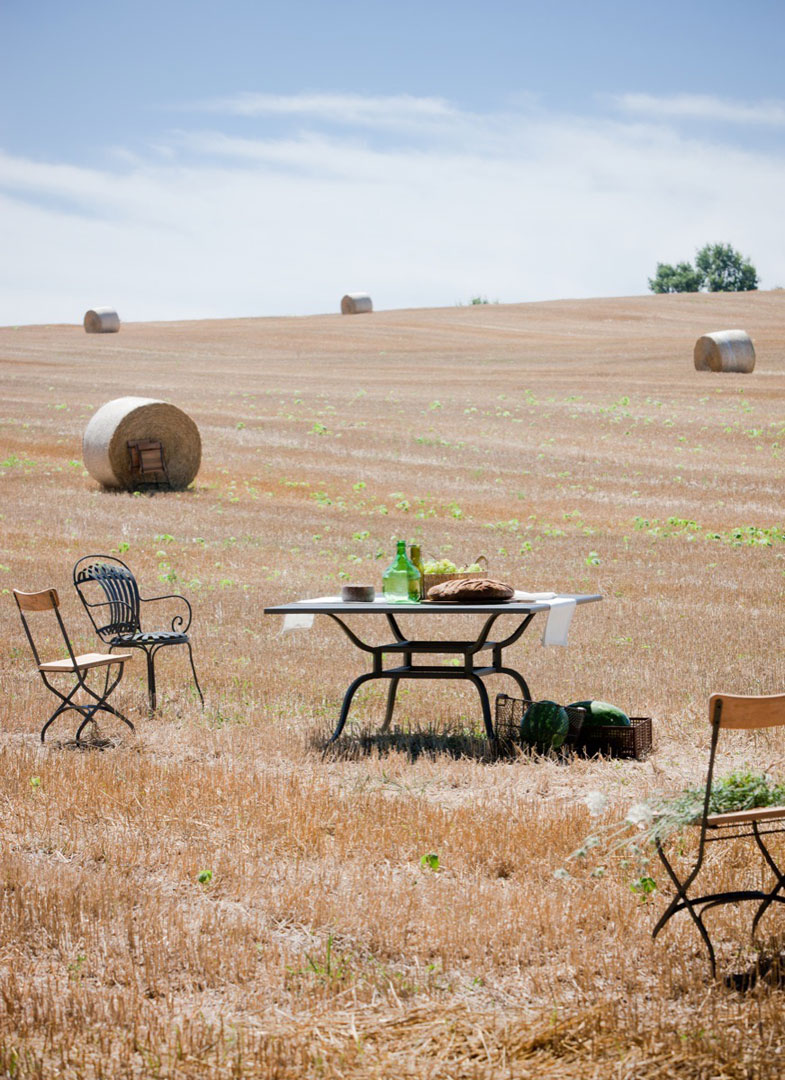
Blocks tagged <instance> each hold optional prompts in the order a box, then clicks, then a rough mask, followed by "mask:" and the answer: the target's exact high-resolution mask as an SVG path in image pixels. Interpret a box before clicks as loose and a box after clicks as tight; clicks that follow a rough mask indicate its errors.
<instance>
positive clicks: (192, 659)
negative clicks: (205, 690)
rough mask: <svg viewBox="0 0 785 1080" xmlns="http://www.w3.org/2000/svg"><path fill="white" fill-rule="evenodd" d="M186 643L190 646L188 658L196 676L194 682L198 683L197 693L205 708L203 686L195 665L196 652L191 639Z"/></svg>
mask: <svg viewBox="0 0 785 1080" xmlns="http://www.w3.org/2000/svg"><path fill="white" fill-rule="evenodd" d="M186 644H187V646H188V659H189V660H190V661H191V671H192V672H193V676H194V683H195V685H196V692H197V694H198V695H199V700H200V701H201V703H202V708H204V695H203V694H202V688H201V686H200V685H199V680H198V679H197V677H196V668H195V667H194V654H193V650H192V648H191V643H190V641H188V642H186Z"/></svg>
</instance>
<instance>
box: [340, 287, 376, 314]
mask: <svg viewBox="0 0 785 1080" xmlns="http://www.w3.org/2000/svg"><path fill="white" fill-rule="evenodd" d="M364 311H373V301H372V300H371V298H370V296H369V295H368V293H364V292H350V293H347V294H346V296H344V297H342V298H341V314H342V315H361V314H362V313H363V312H364Z"/></svg>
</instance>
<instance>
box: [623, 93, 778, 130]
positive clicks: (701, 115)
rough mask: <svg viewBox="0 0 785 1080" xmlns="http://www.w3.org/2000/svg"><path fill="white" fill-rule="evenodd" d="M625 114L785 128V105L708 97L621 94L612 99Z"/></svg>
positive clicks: (694, 95) (704, 95) (662, 118)
mask: <svg viewBox="0 0 785 1080" xmlns="http://www.w3.org/2000/svg"><path fill="white" fill-rule="evenodd" d="M612 100H613V101H614V103H615V104H616V106H617V107H618V108H619V109H621V110H622V111H624V112H628V113H634V114H638V115H643V116H650V117H654V118H655V119H661V120H679V119H682V120H706V121H718V122H720V123H730V124H756V125H763V126H769V127H783V126H785V102H782V101H760V102H754V103H745V102H739V101H727V100H724V99H722V98H717V97H711V96H710V95H708V94H675V95H673V96H670V97H657V96H655V95H653V94H621V95H618V96H617V97H614V98H613V99H612Z"/></svg>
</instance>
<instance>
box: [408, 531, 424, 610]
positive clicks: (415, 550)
mask: <svg viewBox="0 0 785 1080" xmlns="http://www.w3.org/2000/svg"><path fill="white" fill-rule="evenodd" d="M409 562H410V563H411V564H412V566H416V567H417V569H418V570H419V572H420V599H421V600H424V599H425V570H424V569H423V565H422V555H421V554H420V545H419V544H412V546H411V547H410V548H409Z"/></svg>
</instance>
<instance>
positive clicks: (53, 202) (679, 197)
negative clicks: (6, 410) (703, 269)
mask: <svg viewBox="0 0 785 1080" xmlns="http://www.w3.org/2000/svg"><path fill="white" fill-rule="evenodd" d="M784 30H785V5H782V4H781V3H774V2H771V3H768V2H755V0H751V2H750V3H748V4H747V5H746V6H742V5H739V4H738V3H728V2H725V0H719V2H715V3H704V2H700V0H698V2H692V3H691V2H689V0H684V2H683V3H680V4H677V3H673V2H671V0H664V2H660V3H658V4H656V5H644V4H636V3H631V2H627V3H611V2H604V3H603V2H596V3H592V4H588V3H575V2H567V3H558V2H557V3H552V4H551V5H550V6H548V5H544V4H542V3H537V4H534V3H529V2H526V0H524V2H520V3H512V2H510V3H505V4H502V3H499V2H497V0H490V2H486V3H485V4H484V5H477V4H469V3H466V2H464V0H453V2H452V3H444V2H441V0H436V2H432V3H428V2H427V0H421V2H420V3H412V2H410V0H402V2H398V3H394V4H393V3H381V2H375V0H367V2H366V3H365V4H363V5H335V4H328V3H317V2H313V0H310V2H309V0H290V2H289V3H288V4H285V5H284V4H280V3H277V4H271V3H268V2H266V0H258V2H256V3H251V2H247V3H246V2H239V0H236V2H232V0H228V2H226V3H224V4H223V5H219V4H217V3H209V4H208V3H200V2H198V0H196V2H194V0H191V2H189V3H185V2H179V0H176V2H166V0H161V3H160V4H152V3H148V2H147V0H140V2H136V3H133V4H131V3H124V2H117V3H110V4H107V3H106V2H104V3H102V4H98V3H93V2H81V3H80V2H79V0H73V2H70V3H66V2H64V0H59V2H52V0H39V2H37V3H35V4H30V3H29V2H24V0H0V91H1V92H2V102H3V105H2V108H1V109H0V325H8V324H17V323H31V322H78V321H80V319H81V315H82V313H83V312H84V310H85V309H86V308H87V307H90V306H95V305H99V304H110V305H112V306H115V307H116V308H117V310H118V311H119V312H120V315H121V317H122V318H123V319H125V320H134V319H177V318H199V317H224V316H233V315H240V316H242V315H275V314H310V313H316V312H324V311H336V310H337V309H338V303H339V301H340V297H341V295H342V294H343V293H344V292H347V291H355V290H367V291H368V292H370V293H371V295H372V296H373V298H374V302H375V305H376V307H377V308H396V307H407V306H431V305H434V306H435V305H450V304H454V303H458V302H466V301H468V300H469V299H470V298H471V297H472V296H475V295H484V296H487V297H488V298H489V299H492V300H495V299H499V300H501V301H504V302H518V301H526V300H541V299H557V298H561V297H570V296H599V295H630V294H635V293H644V292H646V291H647V290H646V279H647V277H648V276H650V275H651V274H652V273H653V272H654V268H655V264H656V262H657V261H658V260H661V261H668V262H672V261H677V260H680V259H684V258H691V257H692V256H693V255H694V253H695V250H696V249H697V248H698V247H700V246H701V245H702V244H704V243H706V242H715V241H725V242H730V243H732V244H733V245H734V246H735V247H737V248H739V249H740V250H741V251H742V252H743V253H744V254H746V255H748V256H750V257H751V258H752V260H753V262H754V263H755V265H756V266H757V268H758V270H759V272H760V275H761V279H762V281H761V284H762V287H764V288H766V287H768V288H771V287H773V286H775V285H785V236H783V228H782V190H783V182H784V181H785V169H784V168H783V165H784V164H785V88H784V87H783V77H782V68H783V65H782V56H783V53H784V52H785V49H783V46H784V45H785V33H784V32H783V31H784Z"/></svg>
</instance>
